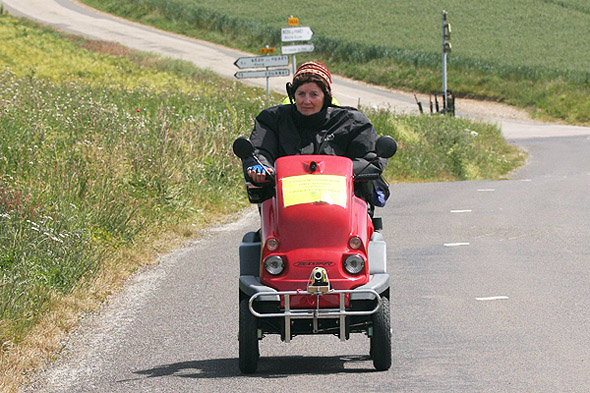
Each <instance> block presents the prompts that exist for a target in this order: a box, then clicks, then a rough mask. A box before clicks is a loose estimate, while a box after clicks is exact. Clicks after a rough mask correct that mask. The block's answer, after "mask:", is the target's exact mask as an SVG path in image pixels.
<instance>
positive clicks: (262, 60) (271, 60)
mask: <svg viewBox="0 0 590 393" xmlns="http://www.w3.org/2000/svg"><path fill="white" fill-rule="evenodd" d="M234 65H235V66H236V67H238V68H240V69H242V68H262V67H280V66H286V65H289V56H255V57H240V58H239V59H238V60H236V61H235V62H234Z"/></svg>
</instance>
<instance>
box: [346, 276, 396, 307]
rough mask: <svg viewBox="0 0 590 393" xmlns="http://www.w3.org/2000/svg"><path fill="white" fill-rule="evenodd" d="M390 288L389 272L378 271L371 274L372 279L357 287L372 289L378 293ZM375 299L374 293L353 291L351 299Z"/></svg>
mask: <svg viewBox="0 0 590 393" xmlns="http://www.w3.org/2000/svg"><path fill="white" fill-rule="evenodd" d="M387 288H389V274H387V273H378V274H374V275H372V276H371V280H370V281H369V282H368V283H366V284H365V285H362V286H360V287H358V288H356V289H372V290H374V291H375V292H377V293H383V292H385V290H387ZM373 299H375V296H374V295H371V294H370V293H356V294H355V293H354V292H353V293H351V294H350V300H373Z"/></svg>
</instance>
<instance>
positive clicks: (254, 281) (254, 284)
mask: <svg viewBox="0 0 590 393" xmlns="http://www.w3.org/2000/svg"><path fill="white" fill-rule="evenodd" d="M240 291H242V292H243V293H245V294H246V295H248V296H252V295H254V294H256V293H258V292H276V289H273V288H271V287H267V286H266V285H262V284H261V283H260V279H259V278H258V277H254V276H240ZM280 300H281V299H280V298H279V296H278V295H268V296H267V295H261V296H260V297H259V298H258V299H257V300H256V301H263V302H278V301H280Z"/></svg>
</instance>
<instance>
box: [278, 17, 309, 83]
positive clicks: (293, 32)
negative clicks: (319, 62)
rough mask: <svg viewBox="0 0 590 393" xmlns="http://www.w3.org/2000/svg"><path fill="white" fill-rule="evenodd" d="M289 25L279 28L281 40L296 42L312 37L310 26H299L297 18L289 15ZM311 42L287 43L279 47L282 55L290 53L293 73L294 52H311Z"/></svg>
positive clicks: (294, 70)
mask: <svg viewBox="0 0 590 393" xmlns="http://www.w3.org/2000/svg"><path fill="white" fill-rule="evenodd" d="M295 20H296V23H295ZM289 26H292V27H284V28H282V29H281V42H297V41H309V40H311V37H313V30H312V29H311V28H310V27H307V26H304V27H300V26H299V19H298V18H294V17H293V16H291V17H290V18H289ZM313 50H314V47H313V44H308V45H288V46H282V47H281V53H282V54H283V55H289V54H290V55H291V59H292V61H291V62H292V63H293V75H295V72H296V70H297V59H296V58H295V54H296V53H303V52H313Z"/></svg>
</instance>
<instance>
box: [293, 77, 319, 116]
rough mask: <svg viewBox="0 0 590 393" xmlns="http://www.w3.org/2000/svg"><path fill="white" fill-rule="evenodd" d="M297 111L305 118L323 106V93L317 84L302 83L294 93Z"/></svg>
mask: <svg viewBox="0 0 590 393" xmlns="http://www.w3.org/2000/svg"><path fill="white" fill-rule="evenodd" d="M295 104H296V105H297V110H298V111H299V112H300V113H301V114H302V115H305V116H309V115H313V114H315V113H318V112H319V111H321V110H322V107H323V106H324V92H323V91H322V89H320V87H319V86H318V84H317V83H315V82H308V83H304V84H302V85H301V86H299V87H298V88H297V90H296V91H295Z"/></svg>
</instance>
